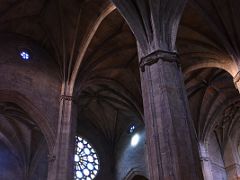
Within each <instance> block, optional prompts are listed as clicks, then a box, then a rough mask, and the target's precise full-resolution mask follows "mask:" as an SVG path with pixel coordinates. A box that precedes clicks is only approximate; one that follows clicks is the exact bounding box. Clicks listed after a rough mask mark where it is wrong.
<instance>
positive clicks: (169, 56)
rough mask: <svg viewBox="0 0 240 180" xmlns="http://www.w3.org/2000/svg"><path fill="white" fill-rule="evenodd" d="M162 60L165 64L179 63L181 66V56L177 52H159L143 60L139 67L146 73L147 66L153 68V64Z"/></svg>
mask: <svg viewBox="0 0 240 180" xmlns="http://www.w3.org/2000/svg"><path fill="white" fill-rule="evenodd" d="M160 59H161V60H162V61H165V62H172V63H177V65H178V66H180V63H179V56H178V54H177V53H176V52H171V51H163V50H157V51H154V52H152V53H150V54H148V55H147V56H145V57H143V58H142V59H141V61H140V65H139V66H140V69H141V71H142V72H144V71H145V66H151V65H152V64H155V63H157V62H158V61H159V60H160Z"/></svg>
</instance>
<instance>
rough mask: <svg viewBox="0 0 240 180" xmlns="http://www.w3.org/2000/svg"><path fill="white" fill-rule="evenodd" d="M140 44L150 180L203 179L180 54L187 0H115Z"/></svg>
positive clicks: (139, 53) (139, 52)
mask: <svg viewBox="0 0 240 180" xmlns="http://www.w3.org/2000/svg"><path fill="white" fill-rule="evenodd" d="M112 1H113V3H114V4H115V5H116V7H117V8H118V10H119V11H120V13H121V14H122V15H123V16H124V18H125V19H126V21H127V22H128V24H129V26H130V28H131V30H132V31H133V34H134V35H135V37H136V39H137V43H138V55H139V60H140V69H141V84H142V96H143V104H144V119H145V127H146V141H147V156H148V157H147V159H148V167H149V177H150V178H149V179H151V180H159V179H162V180H164V179H167V180H175V179H182V180H190V179H191V180H192V179H194V180H198V179H202V174H201V165H200V160H199V156H198V147H197V142H196V138H194V136H193V133H192V132H193V131H192V130H193V128H194V127H193V126H191V125H190V124H191V123H192V122H191V118H190V113H189V109H188V103H187V96H186V93H185V88H184V84H183V78H182V73H181V70H180V68H179V63H178V56H177V54H176V46H175V41H176V36H177V31H178V24H179V21H180V19H181V15H182V12H183V9H184V7H185V3H186V0H112Z"/></svg>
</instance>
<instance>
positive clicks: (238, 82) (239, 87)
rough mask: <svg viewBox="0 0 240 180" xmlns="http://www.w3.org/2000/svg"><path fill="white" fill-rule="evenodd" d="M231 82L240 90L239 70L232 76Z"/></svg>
mask: <svg viewBox="0 0 240 180" xmlns="http://www.w3.org/2000/svg"><path fill="white" fill-rule="evenodd" d="M233 82H234V85H235V87H236V88H237V89H238V91H239V92H240V71H239V72H238V73H237V74H236V75H235V76H234V77H233Z"/></svg>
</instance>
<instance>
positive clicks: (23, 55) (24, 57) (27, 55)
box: [20, 51, 30, 61]
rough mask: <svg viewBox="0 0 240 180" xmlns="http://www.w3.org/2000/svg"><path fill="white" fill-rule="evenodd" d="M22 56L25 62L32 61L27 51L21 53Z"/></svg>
mask: <svg viewBox="0 0 240 180" xmlns="http://www.w3.org/2000/svg"><path fill="white" fill-rule="evenodd" d="M20 56H21V58H22V60H24V61H28V60H29V59H30V55H29V53H28V52H27V51H21V52H20Z"/></svg>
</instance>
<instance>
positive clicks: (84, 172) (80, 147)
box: [74, 136, 99, 180]
mask: <svg viewBox="0 0 240 180" xmlns="http://www.w3.org/2000/svg"><path fill="white" fill-rule="evenodd" d="M74 161H75V175H74V179H75V180H91V179H94V178H95V177H96V175H97V173H98V170H99V161H98V157H97V154H96V151H95V150H94V149H93V148H92V146H91V145H90V144H89V143H88V142H87V141H86V140H85V139H83V138H81V137H79V136H77V137H76V150H75V156H74Z"/></svg>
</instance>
